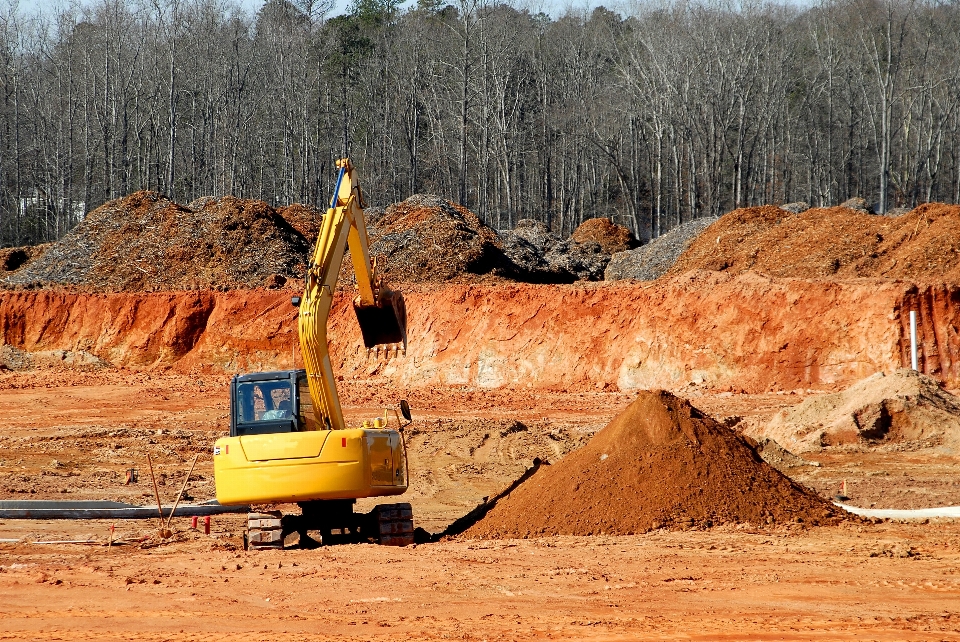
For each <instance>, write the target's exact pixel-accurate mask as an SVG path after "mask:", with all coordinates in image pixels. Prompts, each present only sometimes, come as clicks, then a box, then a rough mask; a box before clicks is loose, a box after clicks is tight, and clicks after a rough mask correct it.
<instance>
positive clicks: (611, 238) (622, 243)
mask: <svg viewBox="0 0 960 642" xmlns="http://www.w3.org/2000/svg"><path fill="white" fill-rule="evenodd" d="M570 238H572V239H573V240H574V241H576V242H577V243H586V242H587V241H596V242H597V243H599V244H600V249H601V250H603V253H604V254H613V253H614V252H625V251H626V250H629V249H632V248H635V247H636V246H637V245H639V243H638V242H637V238H636V237H635V236H634V235H633V232H631V231H630V230H628V229H627V228H625V227H623V226H622V225H617V224H615V223H612V222H611V221H610V220H609V219H606V218H591V219H587V220H586V221H584V222H583V223H581V224H580V226H579V227H578V228H577V229H575V230H574V231H573V234H572V235H570Z"/></svg>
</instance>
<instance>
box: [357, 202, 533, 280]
mask: <svg viewBox="0 0 960 642" xmlns="http://www.w3.org/2000/svg"><path fill="white" fill-rule="evenodd" d="M372 232H373V238H372V239H371V248H370V249H371V253H372V254H375V255H383V256H385V257H386V276H387V278H388V279H389V280H390V281H391V282H401V281H408V282H409V281H416V282H424V281H427V282H429V281H453V280H460V279H463V278H469V277H470V276H471V275H473V276H474V277H475V276H477V275H484V274H497V275H501V276H515V273H516V266H515V265H514V264H513V262H512V261H510V259H508V258H507V257H506V256H505V255H504V253H503V244H502V243H501V241H500V237H499V236H497V233H496V232H495V231H494V230H493V229H491V228H490V227H488V226H487V225H485V224H484V223H483V222H481V221H480V219H479V218H478V217H477V215H476V214H474V213H473V212H471V211H470V210H468V209H467V208H465V207H463V206H461V205H457V204H455V203H451V202H450V201H447V200H445V199H442V198H440V197H439V196H433V195H430V194H415V195H414V196H411V197H410V198H408V199H407V200H405V201H402V202H400V203H394V204H393V205H391V206H389V207H388V208H387V209H386V212H384V214H383V216H382V217H381V218H380V219H379V220H378V221H377V222H376V224H375V225H374V228H373V230H372Z"/></svg>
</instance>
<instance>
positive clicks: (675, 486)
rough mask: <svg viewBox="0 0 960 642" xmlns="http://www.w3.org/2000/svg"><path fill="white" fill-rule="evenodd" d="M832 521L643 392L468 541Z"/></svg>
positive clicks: (745, 454) (740, 446)
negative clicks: (740, 523) (734, 524)
mask: <svg viewBox="0 0 960 642" xmlns="http://www.w3.org/2000/svg"><path fill="white" fill-rule="evenodd" d="M836 514H837V513H836V511H835V509H834V508H833V507H832V506H831V505H830V504H829V503H827V502H826V501H824V500H822V499H820V498H819V497H817V496H816V495H814V494H813V493H811V492H810V491H808V490H806V489H804V488H802V487H801V486H798V485H797V484H795V483H793V482H791V481H790V480H789V479H787V478H786V477H784V476H783V475H782V474H781V473H779V472H777V471H776V470H775V469H774V468H772V467H771V466H769V465H768V464H766V463H765V462H763V460H762V459H760V457H759V456H758V455H757V454H756V452H754V451H753V450H752V449H751V448H750V447H749V446H747V445H746V443H744V442H743V441H742V440H741V439H740V438H739V437H738V436H737V435H735V434H734V433H733V432H732V431H731V430H729V429H728V428H724V427H723V426H721V425H720V424H719V423H717V422H716V421H714V420H713V419H711V418H710V417H707V416H705V415H704V414H703V413H701V412H700V411H699V410H697V409H696V408H694V407H693V406H691V405H690V403H689V402H688V401H686V400H684V399H680V398H678V397H675V396H673V395H672V394H670V393H668V392H664V391H653V392H651V391H644V392H641V393H640V395H639V396H638V397H637V399H636V400H635V401H634V402H633V403H632V404H630V406H628V407H627V408H626V410H624V411H623V412H621V413H620V414H619V415H617V417H615V418H614V419H613V421H611V422H610V424H608V425H607V426H606V427H605V428H604V429H603V430H601V431H600V432H599V433H597V435H596V436H595V437H594V438H593V439H592V440H590V442H588V443H587V445H585V446H584V447H583V448H581V449H580V450H577V451H574V452H572V453H570V454H569V455H567V456H566V457H564V458H563V459H562V460H561V461H560V463H558V464H556V465H553V466H544V467H543V468H541V470H540V471H538V472H537V473H536V474H535V475H534V476H533V477H532V478H531V479H530V480H529V481H527V482H525V483H524V484H522V485H520V486H519V487H518V488H517V489H516V490H515V491H514V492H512V493H511V494H509V495H508V496H507V497H505V498H504V499H502V500H500V502H498V503H497V505H496V506H495V507H494V508H493V509H492V510H490V511H489V513H487V515H486V517H484V518H483V519H482V520H480V521H479V522H477V523H476V524H475V525H474V526H473V527H471V528H470V529H469V530H467V531H466V535H468V536H472V537H477V538H501V537H531V536H532V537H536V536H547V535H595V534H600V533H605V534H609V535H626V534H631V533H638V532H644V531H648V530H650V529H655V528H658V527H660V526H679V527H685V526H694V525H697V526H710V525H713V524H720V523H726V522H751V523H754V524H760V523H776V522H789V521H798V520H802V521H804V522H807V523H812V524H818V523H824V522H829V521H832V520H834V519H836Z"/></svg>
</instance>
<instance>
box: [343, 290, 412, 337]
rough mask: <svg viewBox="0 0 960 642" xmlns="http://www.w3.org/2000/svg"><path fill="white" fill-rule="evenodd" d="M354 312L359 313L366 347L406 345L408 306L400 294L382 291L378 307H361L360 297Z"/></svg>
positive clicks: (358, 317) (354, 306) (359, 321)
mask: <svg viewBox="0 0 960 642" xmlns="http://www.w3.org/2000/svg"><path fill="white" fill-rule="evenodd" d="M353 311H354V312H356V313H357V323H359V324H360V332H361V333H362V334H363V344H364V345H365V346H366V347H368V348H373V347H374V346H380V345H388V344H391V343H403V344H404V345H406V341H407V306H406V304H405V303H404V301H403V294H401V293H400V292H395V291H393V290H385V291H381V293H380V301H379V304H378V305H360V302H359V297H358V300H356V301H354V302H353Z"/></svg>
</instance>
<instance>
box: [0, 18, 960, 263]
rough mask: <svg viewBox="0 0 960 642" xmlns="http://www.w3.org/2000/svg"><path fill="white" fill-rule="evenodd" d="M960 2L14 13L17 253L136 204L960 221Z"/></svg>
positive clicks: (3, 66)
mask: <svg viewBox="0 0 960 642" xmlns="http://www.w3.org/2000/svg"><path fill="white" fill-rule="evenodd" d="M958 76H960V4H958V2H957V1H956V0H950V1H947V2H936V1H933V0H926V1H924V0H917V1H910V0H837V1H830V0H825V1H824V2H822V3H821V4H819V5H816V6H814V7H812V8H803V9H801V8H796V7H791V6H783V5H777V4H772V3H767V4H763V3H759V2H758V3H750V4H746V3H744V4H730V3H726V2H720V1H714V0H704V1H703V2H669V1H668V2H665V3H658V4H651V3H646V4H639V5H636V6H635V7H634V9H632V10H631V11H629V12H628V13H626V14H621V13H614V12H611V11H608V10H606V9H603V8H600V9H596V10H594V11H592V12H588V13H575V12H568V13H567V14H566V15H563V16H561V17H558V18H551V17H550V16H547V15H544V14H533V13H530V12H529V11H525V10H520V9H517V8H515V7H512V6H510V5H509V4H503V3H496V4H495V3H492V2H485V1H483V0H458V1H457V2H456V3H455V4H452V5H447V4H444V3H443V1H442V0H420V4H419V5H418V6H416V7H413V8H409V9H401V8H399V7H398V5H397V4H396V0H356V4H355V5H353V6H352V8H351V10H350V11H349V13H347V14H346V15H340V16H336V17H332V14H331V12H330V11H329V7H327V6H320V5H319V4H318V3H317V2H315V1H314V0H292V1H288V0H268V2H266V4H264V5H263V7H262V8H261V9H260V10H259V11H257V12H255V13H251V12H247V11H243V10H242V9H241V7H240V6H239V5H237V4H234V3H233V0H172V1H171V0H150V1H148V0H143V2H123V1H121V0H93V1H92V2H87V3H82V4H79V5H76V4H75V5H73V6H71V7H70V8H62V9H49V10H44V11H43V12H42V13H39V14H38V13H28V12H25V11H23V10H18V9H17V8H16V7H11V6H9V5H7V6H6V7H5V8H3V9H0V92H2V96H0V150H2V158H0V188H2V192H0V216H2V220H0V245H22V244H27V243H38V242H43V241H47V240H52V239H55V238H58V237H59V236H62V235H63V234H64V233H65V232H66V231H68V230H69V229H70V227H71V226H72V225H74V224H75V223H76V221H77V220H78V219H79V218H80V217H82V216H83V214H84V212H85V211H89V210H91V209H93V208H94V207H96V206H98V205H99V204H101V203H103V202H105V201H106V200H109V199H111V198H115V197H118V196H121V195H124V194H127V193H130V192H132V191H135V190H139V189H151V190H157V191H159V192H162V193H165V194H168V195H170V196H171V197H173V198H174V199H176V200H178V201H180V202H184V203H187V202H189V201H191V200H192V199H194V198H197V197H200V196H205V195H220V194H235V195H238V196H242V197H248V198H260V199H263V200H265V201H267V202H269V203H271V204H287V203H292V202H302V203H312V204H318V205H319V204H322V203H324V202H325V200H326V199H327V198H329V195H330V192H331V189H332V188H331V182H332V179H333V169H332V162H333V160H334V159H335V158H337V157H339V156H341V155H343V154H348V155H350V156H352V157H353V158H354V159H355V161H356V163H357V165H358V166H359V167H360V168H361V173H362V176H363V178H364V180H365V184H366V188H367V192H368V194H369V195H370V197H371V201H372V203H371V204H372V205H385V204H388V203H390V202H393V201H397V200H400V199H403V198H405V197H407V196H409V195H410V194H413V193H417V192H432V193H436V194H440V195H443V196H445V197H447V198H451V199H453V200H457V201H460V202H462V203H464V204H465V205H467V206H468V207H470V208H471V209H474V210H475V211H476V212H477V213H478V214H479V215H480V216H481V217H482V218H483V219H484V220H485V221H486V222H487V223H489V224H490V225H492V226H493V227H495V228H499V229H504V228H509V227H512V226H513V224H514V223H515V222H516V221H517V219H520V218H536V219H540V220H543V221H546V222H547V223H549V224H550V225H551V226H552V227H553V228H554V229H556V230H558V231H562V232H569V231H570V230H571V229H572V228H573V227H574V226H576V225H577V224H578V223H579V222H580V221H582V220H583V219H585V218H590V217H594V216H607V217H610V218H612V219H613V220H614V221H615V222H617V223H621V224H624V225H627V226H628V227H630V228H631V229H633V230H634V231H636V232H637V233H638V235H640V236H642V237H650V236H656V235H659V234H661V233H663V232H665V231H666V230H668V229H669V228H670V227H672V226H674V225H676V224H677V223H678V222H682V221H686V220H688V219H691V218H694V217H699V216H706V215H715V214H719V213H723V212H725V211H728V210H729V209H732V208H734V207H737V206H742V205H751V204H760V203H776V202H788V201H796V200H804V201H808V202H810V203H811V204H813V205H829V204H835V203H838V202H840V201H843V200H845V199H846V198H848V197H851V196H863V197H865V198H866V199H867V200H869V201H871V202H873V203H876V207H877V209H878V210H879V211H886V210H889V209H891V208H893V207H898V206H912V205H914V204H916V203H918V202H923V201H929V200H943V201H952V202H960V77H958Z"/></svg>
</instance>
